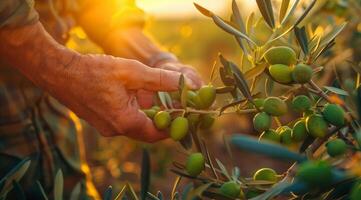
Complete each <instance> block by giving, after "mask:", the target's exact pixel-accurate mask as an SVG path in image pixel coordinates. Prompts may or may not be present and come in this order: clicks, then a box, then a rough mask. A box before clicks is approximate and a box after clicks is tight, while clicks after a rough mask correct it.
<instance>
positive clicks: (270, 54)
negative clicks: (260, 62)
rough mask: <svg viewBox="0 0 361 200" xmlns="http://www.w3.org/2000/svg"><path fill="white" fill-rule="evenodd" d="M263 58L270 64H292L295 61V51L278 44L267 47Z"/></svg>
mask: <svg viewBox="0 0 361 200" xmlns="http://www.w3.org/2000/svg"><path fill="white" fill-rule="evenodd" d="M264 58H265V59H266V61H267V62H268V63H269V64H270V65H274V64H283V65H294V64H295V63H296V61H297V59H296V53H295V51H294V50H293V49H291V48H290V47H287V46H278V47H272V48H270V49H268V50H267V51H266V53H265V55H264Z"/></svg>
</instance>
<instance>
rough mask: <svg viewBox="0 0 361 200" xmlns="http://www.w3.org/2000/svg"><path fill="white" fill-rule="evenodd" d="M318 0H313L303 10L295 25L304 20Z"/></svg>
mask: <svg viewBox="0 0 361 200" xmlns="http://www.w3.org/2000/svg"><path fill="white" fill-rule="evenodd" d="M316 2H317V0H313V1H312V2H311V3H310V5H308V6H307V8H306V9H305V11H304V12H303V14H302V15H301V16H300V17H299V18H298V19H297V21H296V22H295V25H294V26H295V27H296V26H297V25H298V24H299V23H301V22H302V20H303V19H304V18H305V17H306V16H307V15H308V13H309V12H310V11H311V10H312V8H313V7H314V6H315V4H316Z"/></svg>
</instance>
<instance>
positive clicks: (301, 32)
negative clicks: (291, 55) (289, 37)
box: [294, 26, 309, 55]
mask: <svg viewBox="0 0 361 200" xmlns="http://www.w3.org/2000/svg"><path fill="white" fill-rule="evenodd" d="M294 31H295V35H296V39H297V42H298V44H299V45H300V46H301V49H302V51H303V53H304V54H305V55H308V52H309V51H308V39H307V34H306V29H305V27H304V26H303V27H301V28H298V27H295V29H294Z"/></svg>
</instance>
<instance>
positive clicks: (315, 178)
mask: <svg viewBox="0 0 361 200" xmlns="http://www.w3.org/2000/svg"><path fill="white" fill-rule="evenodd" d="M296 178H297V179H299V180H301V181H303V182H304V183H306V184H308V185H310V186H316V187H322V186H326V185H328V184H330V182H331V180H332V172H331V166H330V165H329V164H328V163H327V162H325V161H307V162H305V163H302V164H300V166H299V168H298V171H297V173H296Z"/></svg>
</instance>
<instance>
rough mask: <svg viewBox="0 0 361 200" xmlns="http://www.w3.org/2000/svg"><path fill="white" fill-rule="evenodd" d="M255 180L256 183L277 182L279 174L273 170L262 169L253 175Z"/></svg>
mask: <svg viewBox="0 0 361 200" xmlns="http://www.w3.org/2000/svg"><path fill="white" fill-rule="evenodd" d="M253 180H256V181H270V182H276V181H277V173H276V172H275V170H273V169H271V168H262V169H259V170H257V171H256V173H254V175H253Z"/></svg>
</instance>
